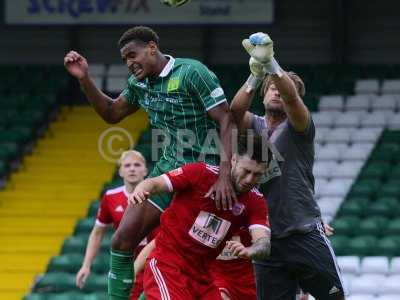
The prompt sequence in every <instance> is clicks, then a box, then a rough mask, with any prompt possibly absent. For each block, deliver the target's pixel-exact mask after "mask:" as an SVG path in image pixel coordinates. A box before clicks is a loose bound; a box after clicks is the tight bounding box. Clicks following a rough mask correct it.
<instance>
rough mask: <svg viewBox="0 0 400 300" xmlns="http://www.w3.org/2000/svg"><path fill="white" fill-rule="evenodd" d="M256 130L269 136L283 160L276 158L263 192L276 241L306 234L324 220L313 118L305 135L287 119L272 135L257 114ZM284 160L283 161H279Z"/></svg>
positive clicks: (263, 185)
mask: <svg viewBox="0 0 400 300" xmlns="http://www.w3.org/2000/svg"><path fill="white" fill-rule="evenodd" d="M252 127H253V129H254V131H256V132H257V133H258V134H262V135H264V136H265V135H266V137H267V138H269V141H270V142H272V143H273V144H274V145H275V148H276V150H277V151H278V152H279V154H280V156H281V158H278V159H277V157H276V156H274V157H273V159H272V161H271V163H270V166H269V168H268V173H267V176H266V178H265V180H264V183H263V184H262V185H261V187H260V190H261V191H262V193H263V194H264V196H265V197H266V198H267V201H268V206H269V218H270V224H271V232H272V238H283V237H286V236H288V235H290V234H292V233H306V232H309V231H311V230H312V229H313V228H314V226H313V225H314V224H315V223H316V222H317V221H320V220H321V212H320V209H319V207H318V205H317V204H316V202H315V200H314V176H313V174H312V169H313V164H314V136H315V126H314V122H313V121H312V119H311V120H310V125H309V126H308V128H307V130H306V131H305V132H304V133H299V132H296V130H295V129H294V128H293V126H292V125H291V124H290V123H289V122H288V120H285V121H284V122H282V123H281V124H280V125H278V127H276V128H275V130H274V131H273V132H272V134H271V132H269V131H268V128H267V122H266V120H265V117H263V116H256V115H253V119H252ZM279 160H280V161H279Z"/></svg>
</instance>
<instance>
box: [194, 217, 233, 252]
mask: <svg viewBox="0 0 400 300" xmlns="http://www.w3.org/2000/svg"><path fill="white" fill-rule="evenodd" d="M230 226H231V222H229V221H227V220H224V219H222V218H220V217H217V216H216V215H214V214H212V213H209V212H206V211H200V213H199V215H198V216H197V218H196V220H195V221H194V224H193V225H192V227H191V228H190V230H189V235H190V236H191V237H192V238H193V239H195V240H196V241H198V242H200V243H201V244H203V245H205V246H207V247H210V248H216V247H218V245H219V244H220V243H221V241H222V240H223V239H224V238H225V236H226V234H227V233H228V230H229V227H230Z"/></svg>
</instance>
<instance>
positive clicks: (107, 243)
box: [101, 230, 113, 253]
mask: <svg viewBox="0 0 400 300" xmlns="http://www.w3.org/2000/svg"><path fill="white" fill-rule="evenodd" d="M112 234H113V231H112V230H109V231H108V232H107V234H106V235H104V238H103V241H102V243H101V251H102V252H104V253H110V249H111V239H112Z"/></svg>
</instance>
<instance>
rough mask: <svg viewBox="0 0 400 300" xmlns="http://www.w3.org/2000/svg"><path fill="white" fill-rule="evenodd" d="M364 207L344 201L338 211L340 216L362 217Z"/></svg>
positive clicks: (353, 202)
mask: <svg viewBox="0 0 400 300" xmlns="http://www.w3.org/2000/svg"><path fill="white" fill-rule="evenodd" d="M365 208H366V206H364V205H362V204H360V203H358V202H355V201H345V202H344V204H343V205H342V207H341V209H340V216H354V217H362V216H363V214H364V210H365Z"/></svg>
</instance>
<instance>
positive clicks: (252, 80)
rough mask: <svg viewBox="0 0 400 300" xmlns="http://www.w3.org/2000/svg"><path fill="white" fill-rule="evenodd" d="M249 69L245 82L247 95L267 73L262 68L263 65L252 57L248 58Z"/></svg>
mask: <svg viewBox="0 0 400 300" xmlns="http://www.w3.org/2000/svg"><path fill="white" fill-rule="evenodd" d="M249 67H250V72H251V74H250V76H249V78H248V79H247V81H246V84H247V89H246V91H247V92H248V93H249V92H251V91H252V90H255V89H257V87H258V86H259V85H260V84H261V83H262V81H263V80H264V77H265V74H266V73H267V71H266V70H265V68H264V65H263V64H262V63H260V62H259V61H258V60H256V59H255V58H253V57H250V60H249Z"/></svg>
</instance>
